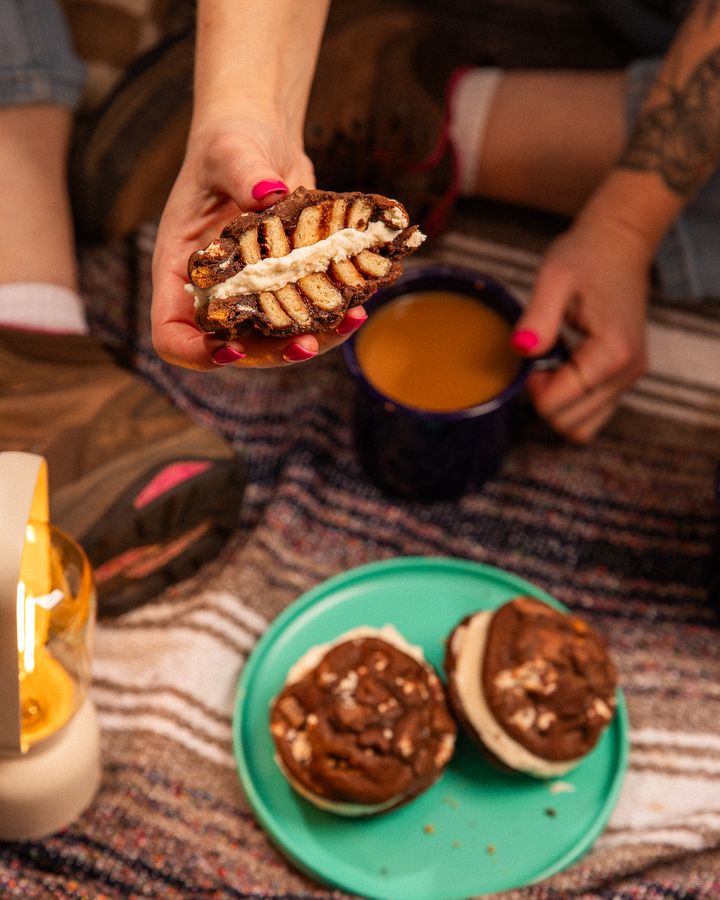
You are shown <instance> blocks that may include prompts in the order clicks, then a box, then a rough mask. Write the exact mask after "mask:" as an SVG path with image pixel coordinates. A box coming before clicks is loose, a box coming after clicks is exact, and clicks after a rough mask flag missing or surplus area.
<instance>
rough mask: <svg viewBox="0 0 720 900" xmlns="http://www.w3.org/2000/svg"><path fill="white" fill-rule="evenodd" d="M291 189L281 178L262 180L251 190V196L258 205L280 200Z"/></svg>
mask: <svg viewBox="0 0 720 900" xmlns="http://www.w3.org/2000/svg"><path fill="white" fill-rule="evenodd" d="M289 191H290V188H289V187H288V186H287V185H286V184H285V182H284V181H282V180H281V179H280V178H262V179H260V180H259V181H256V182H255V184H254V185H253V186H252V188H251V189H250V196H251V197H252V198H253V200H255V201H256V202H258V203H262V202H264V201H268V200H270V201H272V202H274V201H275V200H279V199H280V197H282V196H283V195H284V194H287V193H288V192H289Z"/></svg>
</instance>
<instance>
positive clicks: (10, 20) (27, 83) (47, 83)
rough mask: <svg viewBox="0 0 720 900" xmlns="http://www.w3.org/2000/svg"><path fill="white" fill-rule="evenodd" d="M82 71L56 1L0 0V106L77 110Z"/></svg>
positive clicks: (82, 68) (80, 91)
mask: <svg viewBox="0 0 720 900" xmlns="http://www.w3.org/2000/svg"><path fill="white" fill-rule="evenodd" d="M84 81H85V70H84V66H83V64H82V62H81V61H80V60H79V59H78V57H77V56H76V54H75V52H74V50H73V46H72V41H71V38H70V33H69V31H68V27H67V23H66V22H65V19H64V16H63V13H62V10H61V9H60V5H59V3H58V2H56V0H0V105H5V106H7V105H11V104H19V103H53V104H57V105H60V106H68V107H70V108H73V109H74V108H75V107H76V106H77V103H78V101H79V99H80V96H81V94H82V89H83V84H84Z"/></svg>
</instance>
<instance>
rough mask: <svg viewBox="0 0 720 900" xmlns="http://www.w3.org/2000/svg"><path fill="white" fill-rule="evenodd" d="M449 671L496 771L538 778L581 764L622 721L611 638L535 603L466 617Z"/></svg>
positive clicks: (523, 600) (464, 719)
mask: <svg viewBox="0 0 720 900" xmlns="http://www.w3.org/2000/svg"><path fill="white" fill-rule="evenodd" d="M444 667H445V671H446V674H447V680H448V695H449V701H450V705H451V707H452V709H453V711H454V713H455V715H456V717H457V719H458V721H459V722H460V724H461V725H462V726H463V728H464V730H465V731H466V732H467V733H468V734H469V735H470V737H471V738H472V739H473V740H474V741H475V742H476V743H477V744H479V745H480V746H481V747H482V749H483V750H484V751H485V753H486V754H487V755H488V756H489V757H490V758H491V759H492V760H493V761H494V762H495V763H499V764H500V765H501V766H502V767H504V768H507V769H512V770H516V771H519V772H524V773H527V774H529V775H533V776H536V777H539V778H552V777H556V776H559V775H564V774H565V773H566V772H569V771H570V770H571V769H573V768H574V767H575V766H577V765H578V764H579V763H580V762H581V761H582V760H583V759H584V758H585V757H586V756H587V754H588V753H590V751H591V750H592V749H593V748H594V747H595V745H596V744H597V742H598V740H599V738H600V736H601V735H602V733H603V732H604V730H605V729H606V728H607V727H608V725H609V724H610V722H611V721H612V719H613V717H614V715H615V709H616V687H617V673H616V670H615V667H614V665H613V663H612V661H611V659H610V656H609V653H608V648H607V645H606V643H605V641H604V640H603V638H602V637H601V636H600V635H599V634H598V633H597V632H596V631H594V630H593V629H592V628H591V627H590V626H589V625H587V624H586V623H585V622H584V621H582V620H581V619H580V618H578V617H577V616H574V615H570V614H568V613H564V612H561V611H560V610H558V609H555V608H554V607H551V606H549V605H548V604H546V603H543V602H541V601H540V600H537V599H535V598H532V597H517V598H515V599H513V600H511V601H510V602H508V603H505V604H504V605H502V606H500V607H499V608H498V609H496V610H490V611H479V612H476V613H474V614H472V615H469V616H466V617H465V618H464V619H463V620H462V621H461V622H460V623H459V624H458V625H457V626H456V627H455V628H454V629H453V631H452V633H451V634H450V636H449V638H448V640H447V648H446V656H445V663H444Z"/></svg>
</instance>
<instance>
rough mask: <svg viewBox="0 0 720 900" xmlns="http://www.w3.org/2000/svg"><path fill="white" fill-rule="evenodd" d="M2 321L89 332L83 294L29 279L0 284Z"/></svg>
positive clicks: (15, 325) (24, 326) (60, 331)
mask: <svg viewBox="0 0 720 900" xmlns="http://www.w3.org/2000/svg"><path fill="white" fill-rule="evenodd" d="M0 325H5V326H7V327H10V328H20V329H27V330H31V331H49V332H52V333H57V334H87V333H88V330H89V329H88V324H87V319H86V318H85V309H84V307H83V302H82V300H81V299H80V297H79V295H78V294H77V293H75V291H72V290H70V288H66V287H62V286H61V285H59V284H48V283H46V282H39V281H28V282H22V281H18V282H12V283H10V284H0Z"/></svg>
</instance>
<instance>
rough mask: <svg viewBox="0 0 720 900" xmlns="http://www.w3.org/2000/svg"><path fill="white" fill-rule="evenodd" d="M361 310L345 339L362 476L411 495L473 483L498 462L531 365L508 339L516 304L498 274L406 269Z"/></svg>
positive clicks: (454, 490)
mask: <svg viewBox="0 0 720 900" xmlns="http://www.w3.org/2000/svg"><path fill="white" fill-rule="evenodd" d="M367 308H368V311H369V318H368V321H367V322H366V323H365V325H363V327H362V328H361V329H359V330H358V331H357V332H355V334H353V335H352V337H351V338H350V340H348V341H346V342H345V344H344V345H343V353H344V356H345V361H346V363H347V365H348V368H349V370H350V372H351V373H352V374H353V375H354V376H355V383H356V396H355V403H354V409H353V433H354V439H355V447H356V449H357V453H358V457H359V460H360V462H361V464H362V466H363V468H364V469H365V471H366V473H367V474H368V475H369V477H370V478H371V480H372V481H373V482H374V483H375V484H376V485H377V486H378V487H380V488H381V489H382V490H383V491H385V492H386V493H389V494H392V495H395V496H398V497H402V498H405V499H409V500H422V501H431V500H443V499H453V498H455V497H458V496H459V495H461V494H462V493H463V492H464V491H465V490H466V489H467V488H468V487H469V486H472V487H475V488H477V487H480V486H481V485H482V483H483V482H484V481H485V480H486V479H488V478H490V477H491V476H492V475H494V474H495V473H496V472H497V470H498V468H499V466H500V463H501V461H502V458H503V454H504V451H505V447H506V443H507V438H508V432H509V425H510V415H511V411H512V407H513V405H514V401H515V400H516V398H517V397H518V395H519V394H520V392H521V391H522V388H523V387H524V384H525V381H526V380H527V376H528V374H529V372H530V369H531V368H532V367H533V365H534V362H532V361H530V360H528V359H522V358H520V357H519V356H517V355H516V354H515V353H514V351H513V350H512V347H511V344H510V336H511V333H512V330H513V328H514V326H515V323H516V322H517V320H518V319H519V318H520V315H521V314H522V306H521V305H520V303H519V302H518V301H517V300H516V298H515V297H513V296H512V294H511V293H510V292H509V291H508V290H507V288H505V287H504V285H502V284H500V283H499V282H497V281H496V280H494V279H492V278H490V277H488V276H485V275H482V274H480V273H478V272H473V271H470V270H465V269H459V268H457V267H454V266H442V265H441V266H428V267H425V268H417V269H413V270H411V271H408V272H406V273H405V275H403V276H402V278H400V279H399V280H398V281H397V282H396V283H395V284H394V285H392V286H391V287H388V288H385V289H383V290H380V291H378V293H377V294H376V295H375V297H374V298H373V299H372V301H371V302H370V303H368V305H367Z"/></svg>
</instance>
